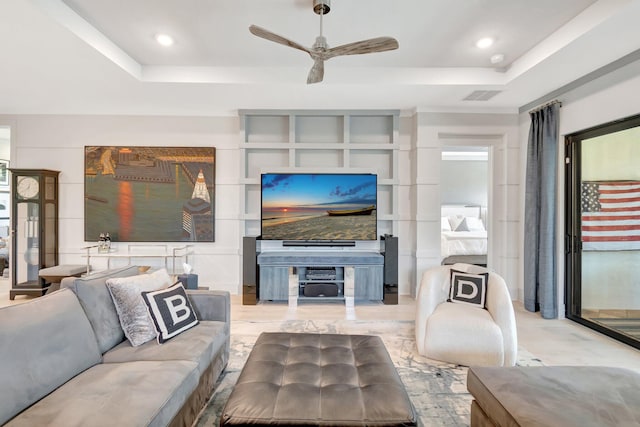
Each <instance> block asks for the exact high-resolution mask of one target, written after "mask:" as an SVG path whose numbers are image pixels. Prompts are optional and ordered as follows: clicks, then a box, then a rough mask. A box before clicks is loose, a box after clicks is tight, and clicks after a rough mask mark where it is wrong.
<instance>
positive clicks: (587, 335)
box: [0, 279, 640, 372]
mask: <svg viewBox="0 0 640 427" xmlns="http://www.w3.org/2000/svg"><path fill="white" fill-rule="evenodd" d="M9 288H10V285H9V281H8V279H0V306H6V305H9V304H11V303H14V304H16V303H21V302H24V301H27V300H29V299H31V297H27V296H17V297H16V299H15V300H14V301H10V300H9ZM231 305H232V307H231V319H232V320H281V319H291V318H294V319H308V320H320V319H321V320H341V319H345V318H346V310H345V306H344V304H343V303H338V302H336V303H333V302H331V303H314V304H312V303H307V302H303V303H299V305H298V307H297V309H295V311H291V310H290V309H289V307H288V305H287V304H284V303H260V304H258V305H256V306H245V305H242V298H241V296H238V295H234V296H232V299H231ZM514 305H515V312H516V323H517V325H518V342H519V345H520V346H521V347H523V348H525V349H526V350H528V351H529V352H530V353H532V354H533V355H535V356H536V357H538V358H539V359H541V360H542V361H543V362H544V363H545V364H546V365H591V366H595V365H603V366H618V367H624V368H628V369H633V370H635V371H637V372H640V350H636V349H634V348H633V347H630V346H627V345H625V344H622V343H619V342H617V341H615V340H613V339H611V338H608V337H606V336H604V335H602V334H599V333H597V332H595V331H592V330H591V329H588V328H586V327H584V326H582V325H579V324H577V323H575V322H572V321H570V320H567V319H555V320H545V319H542V318H541V317H540V315H539V314H538V313H530V312H528V311H526V310H525V309H524V308H523V306H522V304H521V303H519V302H516V303H515V304H514ZM415 310H416V304H415V300H413V299H412V298H410V297H407V296H401V297H400V300H399V304H398V305H383V304H377V303H356V306H355V318H356V319H357V320H359V321H362V320H384V319H388V320H412V319H414V316H415ZM0 327H2V325H0Z"/></svg>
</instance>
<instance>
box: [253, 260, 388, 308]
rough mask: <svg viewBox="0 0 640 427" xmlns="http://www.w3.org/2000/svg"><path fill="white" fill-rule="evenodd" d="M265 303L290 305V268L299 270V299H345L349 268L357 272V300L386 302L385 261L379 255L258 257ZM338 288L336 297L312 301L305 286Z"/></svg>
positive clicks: (261, 295)
mask: <svg viewBox="0 0 640 427" xmlns="http://www.w3.org/2000/svg"><path fill="white" fill-rule="evenodd" d="M258 266H259V269H260V291H259V292H260V295H259V298H260V299H261V300H274V301H286V300H287V299H288V296H289V268H290V267H295V274H297V276H298V277H297V278H298V283H299V286H300V288H299V291H298V292H299V296H298V299H299V300H302V299H309V300H314V299H315V300H319V299H343V298H344V278H345V271H344V270H345V268H347V267H353V268H354V297H355V299H356V300H373V301H381V300H382V299H383V275H384V271H383V269H384V258H383V256H382V255H380V254H379V253H376V252H355V251H316V252H313V251H273V252H264V253H261V254H260V255H258ZM322 270H324V271H331V270H332V271H334V272H335V273H334V274H330V273H329V274H326V275H324V276H323V275H321V274H315V275H314V274H311V272H313V271H316V272H317V271H322ZM314 283H315V284H317V283H323V284H334V285H335V286H337V287H338V290H339V291H338V295H337V296H335V297H328V298H326V297H323V298H319V297H308V296H305V295H304V286H306V285H309V284H314Z"/></svg>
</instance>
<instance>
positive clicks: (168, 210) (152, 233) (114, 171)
mask: <svg viewBox="0 0 640 427" xmlns="http://www.w3.org/2000/svg"><path fill="white" fill-rule="evenodd" d="M84 176H85V181H84V227H85V231H84V237H85V240H86V241H97V240H98V238H99V236H100V234H101V233H105V234H106V233H109V235H110V237H111V240H113V241H121V242H182V241H185V242H186V241H188V242H213V241H215V239H214V236H215V227H214V225H215V148H213V147H137V146H126V147H124V146H85V149H84Z"/></svg>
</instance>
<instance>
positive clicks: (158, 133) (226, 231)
mask: <svg viewBox="0 0 640 427" xmlns="http://www.w3.org/2000/svg"><path fill="white" fill-rule="evenodd" d="M2 125H9V126H11V130H12V134H13V141H14V147H13V156H12V163H11V164H12V166H13V167H21V168H47V169H53V170H60V171H61V172H62V173H61V174H60V213H59V217H60V223H59V227H60V239H59V254H60V263H64V264H84V263H85V262H86V259H85V258H84V257H83V254H84V251H83V250H82V248H83V247H85V246H87V244H90V243H93V242H85V241H84V146H85V145H146V146H163V145H164V146H194V147H197V146H214V147H216V196H215V197H216V212H215V215H216V224H215V225H216V229H215V233H216V236H215V242H213V243H196V244H195V245H194V252H195V255H194V256H193V257H192V258H191V259H190V262H191V263H192V264H193V267H194V272H195V273H198V274H199V279H200V280H199V282H200V285H203V286H210V287H212V288H215V289H224V290H229V291H230V292H233V293H238V292H239V289H240V262H239V255H238V254H239V247H240V245H241V240H242V239H241V236H240V233H239V227H238V218H239V212H238V207H239V201H238V197H239V190H238V171H239V163H240V160H239V158H238V148H237V147H238V129H239V128H238V118H237V117H206V118H205V117H140V116H0V126H2ZM114 245H115V246H116V247H117V246H118V245H123V244H122V243H117V242H116V243H114ZM102 261H105V260H104V259H100V260H98V259H96V261H95V262H94V260H93V259H92V265H94V266H95V267H96V268H104V267H105V265H104V264H106V261H105V262H102ZM146 262H147V260H145V263H146Z"/></svg>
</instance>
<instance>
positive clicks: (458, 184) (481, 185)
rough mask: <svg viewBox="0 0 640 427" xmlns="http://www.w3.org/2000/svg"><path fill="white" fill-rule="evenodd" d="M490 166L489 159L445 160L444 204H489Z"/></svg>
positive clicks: (443, 165)
mask: <svg viewBox="0 0 640 427" xmlns="http://www.w3.org/2000/svg"><path fill="white" fill-rule="evenodd" d="M488 166H489V163H488V162H487V161H477V160H443V164H442V168H441V174H442V182H441V195H442V204H443V205H459V204H468V205H478V206H487V201H488V200H487V197H488V194H487V191H488V188H487V173H488Z"/></svg>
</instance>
